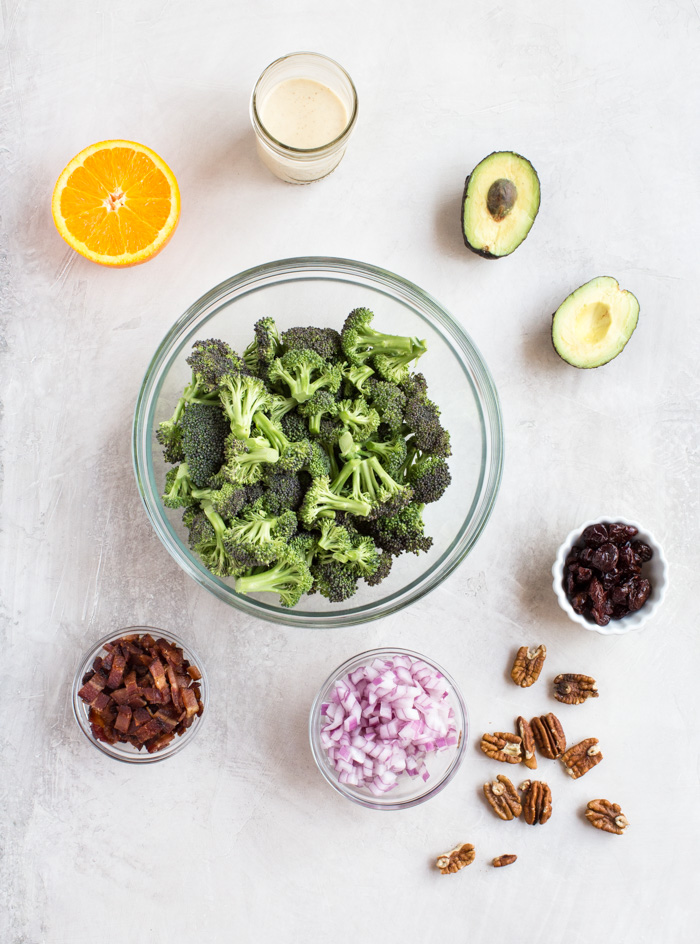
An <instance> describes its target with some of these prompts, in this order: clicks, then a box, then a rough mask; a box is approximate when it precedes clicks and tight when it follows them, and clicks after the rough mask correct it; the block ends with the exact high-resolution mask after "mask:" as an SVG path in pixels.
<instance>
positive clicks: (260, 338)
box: [243, 318, 281, 378]
mask: <svg viewBox="0 0 700 944" xmlns="http://www.w3.org/2000/svg"><path fill="white" fill-rule="evenodd" d="M253 330H254V332H255V337H254V338H253V340H252V341H251V342H250V344H249V345H248V347H247V348H246V349H245V351H244V352H243V360H244V361H245V363H246V366H247V367H248V369H249V370H251V371H252V372H253V373H254V374H257V375H258V376H259V377H263V378H264V377H265V376H266V375H267V370H268V368H269V366H270V364H271V363H272V361H273V360H274V359H275V357H277V354H278V352H279V349H280V344H281V342H280V336H279V332H278V330H277V325H276V324H275V319H274V318H261V319H260V320H259V321H256V322H255V326H254V328H253Z"/></svg>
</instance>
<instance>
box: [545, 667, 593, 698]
mask: <svg viewBox="0 0 700 944" xmlns="http://www.w3.org/2000/svg"><path fill="white" fill-rule="evenodd" d="M554 697H555V698H556V700H557V701H560V702H563V704H565V705H582V704H583V703H584V701H585V700H586V699H587V698H597V697H598V688H597V687H596V681H595V679H594V678H591V677H590V675H576V674H575V673H573V672H567V673H566V674H565V675H557V677H556V678H555V679H554Z"/></svg>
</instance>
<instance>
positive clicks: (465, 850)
mask: <svg viewBox="0 0 700 944" xmlns="http://www.w3.org/2000/svg"><path fill="white" fill-rule="evenodd" d="M475 855H476V852H475V850H474V846H473V845H472V844H471V843H470V842H465V843H463V844H462V845H461V846H457V848H456V849H453V850H452V852H446V853H445V854H444V855H441V856H438V857H437V861H436V862H435V865H436V866H437V867H438V868H439V869H440V871H441V872H442V874H443V875H449V874H450V873H451V872H459V870H460V869H463V868H464V867H465V866H466V865H471V864H472V862H473V861H474V856H475Z"/></svg>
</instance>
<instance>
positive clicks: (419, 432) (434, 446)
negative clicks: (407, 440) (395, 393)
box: [405, 394, 452, 458]
mask: <svg viewBox="0 0 700 944" xmlns="http://www.w3.org/2000/svg"><path fill="white" fill-rule="evenodd" d="M405 421H406V426H407V427H408V429H409V430H410V432H412V433H413V439H412V444H413V446H414V447H415V448H416V449H418V450H419V451H420V452H427V453H430V454H431V455H435V456H442V457H443V458H447V456H450V455H452V449H451V447H450V434H449V433H448V432H447V430H446V429H444V428H443V426H442V424H441V423H440V410H439V409H438V407H437V406H436V405H435V404H434V403H433V401H432V400H429V399H428V397H426V396H425V394H419V395H417V396H409V397H408V399H407V401H406V412H405Z"/></svg>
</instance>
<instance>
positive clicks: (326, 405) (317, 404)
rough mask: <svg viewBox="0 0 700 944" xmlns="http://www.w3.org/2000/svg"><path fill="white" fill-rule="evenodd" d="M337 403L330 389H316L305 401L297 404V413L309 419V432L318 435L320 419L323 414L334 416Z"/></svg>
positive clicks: (336, 410)
mask: <svg viewBox="0 0 700 944" xmlns="http://www.w3.org/2000/svg"><path fill="white" fill-rule="evenodd" d="M337 412H338V403H337V401H336V399H335V397H334V396H333V394H332V393H331V392H330V390H318V391H316V393H315V394H314V395H313V396H312V397H311V399H310V400H307V401H306V402H305V403H300V404H299V413H301V415H302V416H305V417H306V419H307V420H308V421H309V432H310V433H311V434H312V435H313V436H318V435H319V433H320V432H321V420H322V418H323V417H324V416H335V415H336V413H337Z"/></svg>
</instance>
